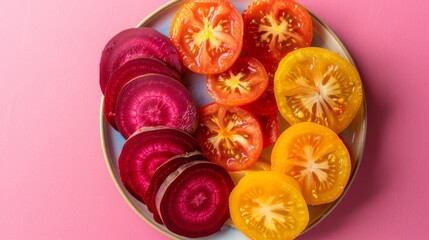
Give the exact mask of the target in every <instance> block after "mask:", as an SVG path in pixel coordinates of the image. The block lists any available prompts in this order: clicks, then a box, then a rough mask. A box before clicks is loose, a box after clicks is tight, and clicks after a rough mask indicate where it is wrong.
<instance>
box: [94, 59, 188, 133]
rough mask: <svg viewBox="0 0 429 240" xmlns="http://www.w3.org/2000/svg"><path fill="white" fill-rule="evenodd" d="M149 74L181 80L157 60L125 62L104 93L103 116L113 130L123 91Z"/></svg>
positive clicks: (113, 75)
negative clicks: (117, 106) (128, 83)
mask: <svg viewBox="0 0 429 240" xmlns="http://www.w3.org/2000/svg"><path fill="white" fill-rule="evenodd" d="M148 73H159V74H163V75H167V76H169V77H172V78H174V79H177V80H179V81H180V80H181V77H180V75H179V74H178V73H177V72H176V71H175V70H173V69H172V68H170V67H168V66H167V65H166V64H165V63H164V62H162V61H160V60H157V59H155V58H148V57H136V58H133V59H130V60H128V61H127V62H125V63H124V64H123V65H122V66H120V67H119V68H118V69H117V70H116V71H115V72H114V73H113V74H112V76H111V77H110V80H109V82H108V83H107V86H106V90H105V92H104V109H103V114H104V117H105V118H106V120H107V121H108V122H109V123H110V125H111V126H112V127H113V128H115V129H117V127H116V122H115V109H116V100H117V99H118V95H119V93H120V91H121V89H122V88H123V87H124V85H125V84H126V83H127V82H129V81H130V80H132V79H134V78H136V77H138V76H140V75H144V74H148Z"/></svg>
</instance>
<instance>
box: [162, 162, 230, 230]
mask: <svg viewBox="0 0 429 240" xmlns="http://www.w3.org/2000/svg"><path fill="white" fill-rule="evenodd" d="M233 188H234V183H233V181H232V180H231V177H230V176H229V175H228V172H227V171H226V170H225V169H224V168H223V167H221V166H220V165H217V164H215V163H212V162H206V161H193V162H190V163H186V164H184V165H182V166H180V167H179V168H178V169H177V170H176V171H174V172H173V173H171V174H170V175H169V176H168V177H167V179H166V180H165V181H164V183H163V184H162V185H161V187H160V188H159V190H158V193H157V194H156V207H157V210H158V212H159V213H160V216H161V219H162V221H163V222H164V225H165V226H166V227H167V228H168V229H169V230H170V231H171V232H173V233H176V234H178V235H181V236H185V237H190V238H197V237H204V236H208V235H211V234H214V233H216V232H218V231H219V230H220V228H221V227H222V226H223V224H224V223H225V222H226V220H227V219H228V218H229V216H230V215H229V204H228V201H229V200H228V199H229V194H230V193H231V191H232V189H233Z"/></svg>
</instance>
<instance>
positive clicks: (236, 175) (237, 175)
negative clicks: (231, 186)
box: [228, 159, 271, 185]
mask: <svg viewBox="0 0 429 240" xmlns="http://www.w3.org/2000/svg"><path fill="white" fill-rule="evenodd" d="M270 170H271V165H270V164H269V163H267V162H266V161H264V160H261V159H259V160H258V161H257V162H255V163H254V164H253V165H252V167H251V168H249V169H246V170H241V171H235V172H228V173H229V176H231V179H232V181H233V182H234V183H235V185H237V184H238V182H239V181H240V180H241V179H242V178H243V177H244V176H246V175H247V174H249V173H252V172H256V171H270Z"/></svg>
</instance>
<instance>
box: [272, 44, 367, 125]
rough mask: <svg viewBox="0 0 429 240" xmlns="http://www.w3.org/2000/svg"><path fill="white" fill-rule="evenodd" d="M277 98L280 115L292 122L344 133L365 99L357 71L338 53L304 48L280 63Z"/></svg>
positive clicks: (275, 86)
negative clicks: (320, 125)
mask: <svg viewBox="0 0 429 240" xmlns="http://www.w3.org/2000/svg"><path fill="white" fill-rule="evenodd" d="M274 95H275V98H276V102H277V106H278V107H279V111H280V113H281V115H282V116H283V117H284V118H285V119H286V120H287V121H288V122H289V123H290V124H296V123H299V122H315V123H319V124H322V125H324V126H327V127H329V128H331V129H332V130H333V131H335V132H336V133H339V132H341V131H343V130H344V129H345V128H346V127H347V126H348V125H349V124H350V123H351V121H352V120H353V118H354V116H355V115H356V113H357V111H358V110H359V107H360V105H361V104H362V99H363V90H362V81H361V79H360V76H359V73H358V71H357V69H356V68H355V67H354V66H353V64H351V63H350V62H349V61H347V60H346V59H345V58H343V57H341V56H340V55H339V54H338V53H336V52H333V51H331V50H328V49H324V48H318V47H308V48H301V49H298V50H295V51H293V52H291V53H289V54H288V55H287V56H286V57H284V58H283V59H282V61H281V62H280V63H279V67H278V69H277V71H276V74H275V77H274Z"/></svg>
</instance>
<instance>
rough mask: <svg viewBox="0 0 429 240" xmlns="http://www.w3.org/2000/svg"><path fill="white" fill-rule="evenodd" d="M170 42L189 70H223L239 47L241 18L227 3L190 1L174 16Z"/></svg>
mask: <svg viewBox="0 0 429 240" xmlns="http://www.w3.org/2000/svg"><path fill="white" fill-rule="evenodd" d="M170 39H171V42H172V43H173V45H174V47H175V48H176V49H177V51H178V52H179V56H180V58H181V60H182V62H183V64H184V65H185V66H186V67H187V68H189V69H190V70H191V71H194V72H197V73H201V74H214V73H221V72H224V71H226V70H227V69H228V68H230V67H231V66H232V64H233V63H234V62H235V60H236V59H237V58H238V56H239V55H240V52H241V49H242V46H243V19H242V17H241V15H240V13H239V12H238V10H237V9H236V8H235V7H234V5H232V4H231V3H230V2H229V1H227V0H190V1H187V2H185V3H184V4H183V5H182V7H181V8H180V9H179V11H178V12H177V13H176V15H175V16H174V19H173V21H172V23H171V27H170Z"/></svg>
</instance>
